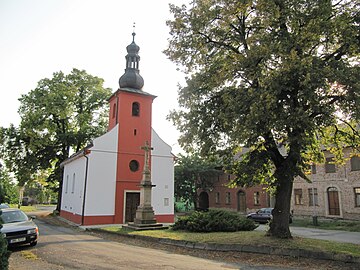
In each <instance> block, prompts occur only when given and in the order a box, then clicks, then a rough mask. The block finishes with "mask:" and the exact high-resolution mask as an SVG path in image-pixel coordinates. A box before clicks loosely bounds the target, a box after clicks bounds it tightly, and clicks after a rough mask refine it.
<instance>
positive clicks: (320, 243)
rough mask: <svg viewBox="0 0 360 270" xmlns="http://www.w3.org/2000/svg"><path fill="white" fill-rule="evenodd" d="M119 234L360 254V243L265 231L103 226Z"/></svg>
mask: <svg viewBox="0 0 360 270" xmlns="http://www.w3.org/2000/svg"><path fill="white" fill-rule="evenodd" d="M103 230H105V231H111V232H115V233H119V234H130V235H131V234H132V235H144V236H149V237H156V238H168V239H173V240H184V241H191V242H199V243H218V244H243V245H258V246H273V247H278V248H300V249H305V250H316V251H323V252H334V253H342V254H347V255H352V256H357V257H359V256H360V245H356V244H348V243H338V242H333V241H326V240H317V239H308V238H301V237H294V238H293V239H275V238H272V237H267V236H265V234H264V232H258V231H250V232H249V231H247V232H226V233H225V232H213V233H191V232H185V231H173V230H171V229H169V230H151V231H129V230H125V229H122V228H119V227H107V228H103Z"/></svg>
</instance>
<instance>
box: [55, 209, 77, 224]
mask: <svg viewBox="0 0 360 270" xmlns="http://www.w3.org/2000/svg"><path fill="white" fill-rule="evenodd" d="M60 217H62V218H64V219H66V220H69V221H71V222H73V223H75V224H78V225H80V224H81V215H77V214H74V213H70V212H67V211H64V210H61V211H60Z"/></svg>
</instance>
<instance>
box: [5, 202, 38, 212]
mask: <svg viewBox="0 0 360 270" xmlns="http://www.w3.org/2000/svg"><path fill="white" fill-rule="evenodd" d="M10 207H11V208H18V205H17V204H10ZM20 210H22V211H24V212H34V211H37V208H36V207H35V206H34V205H33V206H32V205H28V206H23V205H22V206H20Z"/></svg>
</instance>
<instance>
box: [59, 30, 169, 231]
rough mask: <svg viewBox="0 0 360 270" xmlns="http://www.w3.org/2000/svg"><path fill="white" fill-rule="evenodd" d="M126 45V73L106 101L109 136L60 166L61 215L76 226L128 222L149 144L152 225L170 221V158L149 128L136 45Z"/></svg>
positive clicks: (137, 196) (148, 99)
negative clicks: (61, 168)
mask: <svg viewBox="0 0 360 270" xmlns="http://www.w3.org/2000/svg"><path fill="white" fill-rule="evenodd" d="M134 37H135V33H133V41H132V43H131V44H130V45H129V46H127V48H126V49H127V55H126V68H125V73H124V74H123V75H122V76H121V77H120V79H119V89H118V90H117V91H116V92H115V93H113V94H112V96H111V97H110V98H109V106H110V110H109V126H108V132H107V133H106V134H104V135H102V136H100V137H98V138H96V139H94V140H93V142H92V143H91V144H90V145H88V146H87V147H86V148H85V149H83V150H82V151H80V152H78V153H75V154H74V155H72V156H71V157H70V158H68V159H67V160H65V161H64V162H63V163H62V166H63V168H64V176H63V186H62V197H61V210H60V216H61V217H63V218H65V219H67V220H69V221H72V222H74V223H76V224H79V225H84V226H88V225H99V224H125V223H129V222H133V221H134V218H135V214H136V209H137V207H138V205H139V203H140V182H141V179H142V174H143V168H144V165H145V164H144V163H145V160H144V157H145V153H144V150H143V149H142V148H143V146H144V145H146V144H147V143H149V144H150V145H151V148H152V150H151V157H150V168H151V181H152V184H153V185H154V186H153V188H152V191H151V198H152V200H151V202H152V207H153V209H154V215H155V218H156V221H157V222H161V223H172V222H174V155H173V154H172V153H171V147H170V146H169V145H167V144H166V143H165V142H164V141H163V140H162V139H161V138H160V137H159V136H158V134H157V133H156V132H155V131H154V130H153V129H152V127H151V120H152V103H153V100H154V99H155V98H156V97H155V96H154V95H151V94H150V93H147V92H145V91H143V90H142V88H143V85H144V80H143V78H142V77H141V75H140V73H139V61H140V57H139V55H138V52H139V49H140V48H139V46H138V45H136V43H135V41H134Z"/></svg>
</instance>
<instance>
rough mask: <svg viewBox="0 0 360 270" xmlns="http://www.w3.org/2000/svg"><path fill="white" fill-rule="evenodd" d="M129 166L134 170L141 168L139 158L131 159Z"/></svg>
mask: <svg viewBox="0 0 360 270" xmlns="http://www.w3.org/2000/svg"><path fill="white" fill-rule="evenodd" d="M129 168H130V170H131V171H132V172H136V171H138V170H139V162H138V161H137V160H132V161H130V163H129Z"/></svg>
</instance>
